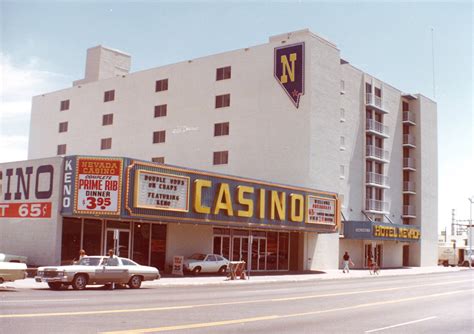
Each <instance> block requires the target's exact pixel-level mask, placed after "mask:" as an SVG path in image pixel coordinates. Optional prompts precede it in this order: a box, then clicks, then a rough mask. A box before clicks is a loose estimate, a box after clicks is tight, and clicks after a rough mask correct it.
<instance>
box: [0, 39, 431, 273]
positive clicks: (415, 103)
mask: <svg viewBox="0 0 474 334" xmlns="http://www.w3.org/2000/svg"><path fill="white" fill-rule="evenodd" d="M130 64H131V57H130V56H129V55H127V54H125V53H123V52H120V51H117V50H113V49H109V48H105V47H102V46H97V47H94V48H91V49H89V50H88V52H87V61H86V71H85V77H84V79H82V80H78V81H75V82H74V83H73V86H72V87H71V88H67V89H63V90H60V91H57V92H51V93H45V94H42V95H39V96H35V97H34V98H33V105H32V115H31V127H30V142H29V159H42V158H46V157H51V156H55V155H58V156H66V158H64V159H65V160H64V161H63V164H65V162H67V161H69V160H68V156H74V155H77V156H79V157H81V156H82V157H93V156H104V157H133V159H135V160H132V159H129V158H120V159H122V162H123V175H122V177H123V181H122V182H124V183H125V184H124V185H122V188H121V189H122V190H121V191H122V194H121V195H120V196H124V194H125V197H124V198H123V199H122V202H123V203H122V205H123V206H122V207H121V208H120V210H118V208H117V211H115V212H114V214H112V215H109V214H105V213H104V212H103V211H101V210H98V211H97V212H95V213H94V214H92V215H90V213H89V212H88V211H87V212H83V208H80V206H81V205H83V204H81V203H79V202H78V203H76V204H73V206H72V208H73V210H72V212H71V211H68V210H66V209H65V208H64V207H63V208H62V209H60V210H59V214H60V215H61V217H62V219H63V222H62V224H58V226H57V230H58V231H57V233H58V236H57V238H58V239H62V240H66V238H67V236H66V235H65V232H64V231H66V230H67V229H71V230H74V229H75V230H79V229H80V231H81V240H82V241H80V242H81V243H82V245H86V244H87V241H86V240H87V238H84V237H85V236H86V235H87V234H89V233H91V232H90V231H92V230H95V231H96V232H94V235H96V236H98V235H99V232H98V231H99V230H100V231H101V232H100V235H101V236H100V238H101V239H100V244H101V246H99V247H101V248H100V249H99V251H102V250H103V249H104V244H105V245H107V241H106V238H108V236H107V235H108V233H111V235H112V236H114V237H118V238H120V236H121V235H122V232H108V231H109V228H110V229H118V230H119V231H123V233H124V234H123V235H124V238H125V239H126V238H127V237H128V238H129V240H130V241H129V244H128V251H129V252H130V256H132V257H135V258H137V259H138V258H139V257H140V256H146V255H139V254H138V253H143V254H145V253H146V249H143V250H135V248H136V247H138V246H137V245H139V244H140V243H141V244H146V242H148V243H149V245H151V246H149V247H148V250H149V252H148V258H147V259H148V262H150V261H151V259H152V258H153V255H151V253H150V252H151V251H150V249H161V250H163V249H164V250H165V251H164V253H165V254H161V255H160V256H161V257H164V258H165V262H167V261H169V259H170V257H172V256H173V255H188V254H184V253H185V252H191V251H203V252H207V251H214V252H217V253H222V254H224V255H227V253H226V252H227V249H228V252H229V256H230V257H232V258H234V257H233V255H230V254H231V253H232V254H233V252H234V251H235V252H236V253H235V254H236V257H235V258H237V257H242V258H245V257H247V259H248V260H249V259H250V256H248V254H247V255H245V253H242V252H244V251H243V249H245V248H246V247H245V245H248V244H249V243H250V240H251V241H252V243H251V244H252V245H251V247H248V248H247V249H250V248H252V250H251V252H252V254H253V253H255V254H257V252H256V250H257V249H258V250H259V253H258V254H257V255H256V258H255V261H253V262H252V266H254V265H255V263H258V265H257V270H258V269H260V268H262V270H293V269H294V270H313V269H335V268H338V267H339V266H340V262H341V261H340V259H341V257H342V254H343V253H344V251H349V253H350V254H351V256H352V258H353V260H354V261H355V263H356V266H358V267H364V266H366V265H367V258H368V257H369V255H373V256H374V257H375V258H376V260H377V261H378V262H379V265H380V266H381V267H400V266H430V265H436V263H437V132H436V131H437V130H436V129H437V111H436V103H435V102H433V101H431V100H430V99H428V98H427V97H425V96H423V95H421V94H408V93H404V92H403V91H402V90H399V89H397V88H395V87H393V86H391V85H389V84H388V83H385V82H383V81H381V80H380V79H378V78H375V77H373V76H371V75H370V74H368V73H365V72H363V71H361V70H360V69H358V68H356V67H354V66H352V65H351V64H350V63H349V62H348V61H347V60H345V59H343V58H341V54H340V50H339V49H338V48H337V47H336V45H335V44H333V43H332V42H330V41H328V40H326V39H324V38H322V37H320V36H318V35H316V34H314V33H312V32H310V31H309V30H301V31H295V32H290V33H285V34H282V35H277V36H272V37H270V39H269V42H268V43H265V44H262V45H257V46H251V47H247V48H244V49H238V50H234V51H230V52H225V53H221V54H216V55H212V56H207V57H202V58H198V59H190V60H186V61H183V62H180V63H176V64H171V65H167V66H162V67H157V68H152V69H149V70H145V71H139V72H135V73H129V69H130ZM411 75H413V73H407V80H409V78H410V76H411ZM132 161H138V162H139V163H138V162H137V163H136V164H135V165H134V162H132ZM145 161H148V163H152V162H153V163H154V164H153V165H152V166H153V167H143V166H148V165H147V164H146V163H145ZM76 164H77V162H76ZM137 164H138V165H140V166H141V167H140V168H142V167H143V168H144V169H145V170H147V168H151V169H150V171H153V173H155V172H156V173H165V174H167V173H168V172H170V174H173V175H175V176H173V177H177V176H180V177H181V176H182V175H184V176H187V177H189V180H188V179H186V180H188V184H189V194H188V197H189V201H190V202H189V203H188V206H189V207H188V210H189V211H180V210H184V206H183V205H184V203H181V202H180V203H179V204H178V203H174V202H179V201H177V200H176V197H174V196H178V195H176V194H172V193H166V191H170V189H157V192H156V193H155V192H153V194H154V195H150V197H146V196H145V197H143V198H142V197H134V196H136V195H137V192H139V190H137V189H132V187H131V184H132V183H133V185H136V184H141V183H140V182H136V181H135V179H136V178H138V179H140V177H141V176H143V178H145V177H146V175H147V174H146V173H145V172H141V170H138V171H137V175H139V176H137V175H135V174H134V173H135V169H134V168H138V169H139V167H132V168H131V169H130V170H129V168H130V166H137ZM159 166H161V167H159ZM170 166H180V167H170ZM76 168H77V165H76ZM160 168H161V169H160ZM167 168H171V169H167ZM173 168H174V169H173ZM182 170H185V171H186V172H182ZM191 171H200V173H204V174H206V173H208V174H209V175H212V176H208V177H209V178H211V179H212V177H215V178H218V179H220V178H224V179H225V178H226V177H228V178H231V179H225V181H222V182H221V181H219V182H214V181H213V180H210V179H209V178H208V179H206V178H201V177H199V178H198V181H197V183H196V179H195V175H196V174H193V173H192V172H191ZM64 173H65V172H64ZM74 173H76V174H79V175H81V174H80V171H79V170H75V172H74ZM127 173H129V174H130V173H131V174H130V175H131V176H130V175H129V176H127V175H128V174H127ZM189 173H191V174H189ZM65 175H66V174H65ZM157 175H159V174H157ZM71 177H72V176H71ZM74 177H76V176H74ZM157 177H158V179H157V180H159V178H160V176H157ZM3 179H4V180H5V177H4V178H3ZM127 180H129V181H130V182H131V184H128V183H127V182H129V181H127ZM140 180H142V179H140ZM179 180H181V181H183V182H184V180H182V179H180V178H177V179H176V180H175V181H176V182H178V181H179ZM200 180H207V181H205V182H204V181H200ZM209 180H210V181H211V183H210V185H209V183H208V181H209ZM252 180H254V181H252ZM142 181H145V180H144V179H143V180H142ZM231 181H232V182H231ZM239 182H242V184H240V183H239ZM150 183H154V182H151V181H150ZM83 184H85V183H83ZM90 184H91V185H93V184H94V183H93V182H92V183H90ZM220 184H228V187H227V186H220ZM256 184H261V185H262V186H263V188H262V187H261V186H257V185H256ZM283 185H288V186H283ZM290 185H291V186H290ZM174 186H177V187H182V184H174ZM196 187H198V188H196ZM199 187H200V188H199ZM272 187H275V189H273V188H272ZM285 187H286V188H285ZM173 189H174V188H173ZM180 189H181V188H180ZM199 189H201V190H202V191H203V192H202V193H201V194H202V196H204V197H203V198H204V199H202V198H201V200H202V201H200V200H199V199H197V197H195V196H196V194H199V192H198V190H199ZM249 189H253V190H252V191H253V192H252V191H251V190H249ZM261 189H265V190H264V191H263V192H261V191H262V190H261ZM158 190H160V191H161V190H163V191H164V192H159V191H158ZM90 191H93V190H90ZM273 191H275V192H273ZM211 193H212V196H213V199H212V200H211V199H210V198H207V197H206V196H210V195H209V194H211ZM262 193H263V194H265V196H266V197H265V203H266V204H265V205H269V207H268V208H266V209H265V210H270V212H269V213H268V212H266V211H265V210H263V209H261V208H262V207H261V206H262V205H263V204H261V203H262V201H261V197H260V196H261V194H262ZM132 194H133V195H132ZM206 194H207V195H206ZM283 194H284V195H283ZM97 195H100V194H97ZM142 195H143V194H142ZM80 196H82V195H80V194H77V195H76V199H77V198H79V197H80ZM84 196H85V195H84ZM127 196H129V197H127ZM169 196H171V197H169ZM262 196H263V195H262ZM301 196H302V198H303V199H304V200H301ZM325 196H329V198H331V201H332V202H327V203H326V202H325V200H323V203H321V206H320V207H318V205H319V204H318V203H317V202H314V201H313V203H312V205H316V207H318V209H319V210H322V211H318V212H319V213H318V214H317V215H316V216H313V215H311V214H310V213H309V210H310V209H312V208H310V207H311V206H312V205H311V204H310V203H311V200H310V199H311V198H312V199H313V200H314V198H320V197H323V198H325ZM99 197H100V196H99ZM132 197H133V201H132ZM178 197H179V199H180V200H183V198H184V197H183V196H182V195H180V196H178ZM64 198H67V197H64ZM120 198H121V197H120ZM216 198H217V200H216ZM308 198H310V199H308ZM71 200H72V199H71ZM130 201H132V202H130ZM147 201H150V202H151V204H150V203H149V202H147ZM213 201H216V203H217V204H215V203H214V202H213ZM247 201H249V202H247ZM2 202H5V201H4V200H3V201H2ZM211 202H212V204H211ZM283 202H284V204H283ZM166 203H168V204H169V205H172V203H173V205H175V204H176V205H177V207H179V208H180V209H179V210H170V209H169V208H167V209H164V208H163V207H160V205H166ZM200 203H201V204H200ZM202 203H205V204H202ZM229 203H232V205H230V204H229ZM250 203H252V210H251V209H250ZM301 203H304V207H303V210H305V212H304V214H302V211H301V210H300V209H301ZM328 203H329V204H330V205H326V204H328ZM0 205H2V204H1V202H0ZM97 205H99V206H100V204H99V203H98V202H97ZM272 208H273V209H272ZM333 209H334V210H336V211H334V212H333ZM147 210H151V211H147ZM271 210H273V211H271ZM281 210H283V211H284V212H282V211H281ZM292 210H293V211H292ZM324 210H326V211H324ZM263 211H265V212H266V213H265V215H264V216H259V215H260V214H261V212H263ZM119 212H120V214H119ZM137 212H138V214H137ZM324 212H326V214H329V212H331V214H332V213H334V215H335V217H334V218H333V220H332V222H330V223H328V222H326V224H329V225H324V224H321V221H323V222H324V219H322V217H325V214H324ZM239 213H240V214H241V215H243V216H240V215H239ZM272 214H273V216H272ZM104 215H105V218H104ZM245 215H251V216H249V217H247V216H245ZM171 216H172V217H174V218H170V217H171ZM301 216H304V218H303V221H300V220H297V222H295V221H293V220H292V217H293V218H295V217H298V218H299V217H301ZM309 217H313V218H314V219H315V221H312V219H313V218H309ZM132 218H133V219H132ZM145 220H146V223H143V224H141V223H140V222H142V221H143V222H145ZM339 221H340V224H339ZM99 222H100V223H99ZM109 222H110V223H109ZM124 222H125V223H126V224H128V225H127V226H128V227H126V226H125V225H123V224H124ZM315 222H316V223H315ZM74 223H76V225H73V224H74ZM109 224H110V226H109ZM147 224H148V225H147ZM150 224H151V225H150ZM330 224H332V225H330ZM70 226H72V227H70ZM142 226H148V227H142ZM160 226H161V227H160ZM328 226H330V227H328ZM141 228H145V229H146V230H143V232H140V231H141V230H140V229H141ZM127 230H128V231H129V232H128V236H127V232H126V231H127ZM60 231H62V232H60ZM114 233H115V234H114ZM117 233H118V234H117ZM140 233H141V235H143V236H144V238H143V240H141V241H140V242H139V241H137V242H135V241H134V240H135V238H138V239H140V238H139V237H138V235H140ZM275 233H276V234H275ZM76 234H77V232H76ZM150 236H151V237H150ZM154 236H156V238H155V237H154ZM158 236H159V237H158ZM191 237H193V238H191ZM160 238H161V239H160ZM262 238H263V239H262ZM138 239H137V240H138ZM191 239H193V240H200V241H199V243H198V244H193V242H194V241H191ZM163 240H166V241H165V242H164V241H163ZM255 240H258V241H255ZM260 240H265V241H260ZM255 242H256V243H255ZM93 244H94V245H97V244H98V240H95V241H94V243H93ZM275 244H277V250H278V251H277V254H273V253H275ZM287 244H288V246H285V245H287ZM282 245H284V246H282ZM87 246H88V247H89V245H87ZM152 246H156V247H155V248H153V247H152ZM90 247H92V246H90ZM180 247H181V248H180ZM254 247H255V250H254ZM280 247H283V248H280ZM66 248H67V247H66ZM66 248H65V249H63V250H62V251H61V252H60V253H61V255H57V256H56V257H55V258H54V260H55V261H59V258H64V256H63V255H64V254H65V252H68V251H70V252H72V253H73V252H75V251H76V249H75V248H77V245H75V246H74V247H72V246H71V247H70V248H69V249H66ZM124 249H125V248H124ZM237 249H238V250H239V251H238V252H237ZM280 249H282V250H283V252H287V255H281V254H282V253H280ZM89 253H90V251H89ZM175 253H182V254H175ZM248 253H249V252H248ZM260 253H263V254H264V256H263V258H265V264H264V265H263V264H262V267H260V260H258V259H261V258H262V255H261V254H260ZM237 254H238V255H237ZM259 254H260V255H259ZM253 256H254V255H252V257H253ZM280 256H282V258H285V256H287V257H288V258H289V261H288V265H286V264H284V265H282V266H280V265H279V263H280V262H279V260H275V259H274V258H277V259H280ZM292 256H294V259H293V260H292ZM143 261H145V262H146V261H147V260H146V258H145V260H143ZM262 261H263V260H262ZM283 262H285V261H283ZM268 263H270V265H269V264H268ZM274 263H277V266H276V269H275V264H274ZM285 263H286V262H285ZM286 268H287V269H286Z"/></svg>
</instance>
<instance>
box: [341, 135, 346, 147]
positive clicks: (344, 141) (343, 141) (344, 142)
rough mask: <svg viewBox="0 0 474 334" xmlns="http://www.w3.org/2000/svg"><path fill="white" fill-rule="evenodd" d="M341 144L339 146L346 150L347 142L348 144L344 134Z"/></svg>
mask: <svg viewBox="0 0 474 334" xmlns="http://www.w3.org/2000/svg"><path fill="white" fill-rule="evenodd" d="M340 142H341V143H340V144H341V146H340V147H339V148H340V149H341V150H344V149H345V148H346V146H345V144H346V138H344V136H341V138H340Z"/></svg>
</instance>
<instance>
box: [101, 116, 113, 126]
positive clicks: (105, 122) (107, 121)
mask: <svg viewBox="0 0 474 334" xmlns="http://www.w3.org/2000/svg"><path fill="white" fill-rule="evenodd" d="M113 123H114V114H106V115H103V116H102V125H112V124H113Z"/></svg>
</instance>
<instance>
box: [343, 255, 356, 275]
mask: <svg viewBox="0 0 474 334" xmlns="http://www.w3.org/2000/svg"><path fill="white" fill-rule="evenodd" d="M342 260H343V261H342V262H343V264H344V268H343V269H342V272H343V273H346V270H347V272H348V273H349V263H350V264H352V265H354V263H352V261H351V257H350V255H349V253H348V252H347V251H346V252H345V253H344V256H343V257H342Z"/></svg>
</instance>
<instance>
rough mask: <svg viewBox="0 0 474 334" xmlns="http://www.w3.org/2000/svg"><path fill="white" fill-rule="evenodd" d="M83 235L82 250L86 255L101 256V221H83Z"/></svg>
mask: <svg viewBox="0 0 474 334" xmlns="http://www.w3.org/2000/svg"><path fill="white" fill-rule="evenodd" d="M83 231H84V235H83V240H82V249H84V250H85V251H86V254H87V255H101V254H102V252H101V251H100V250H101V248H100V247H101V241H102V221H100V220H96V219H84V229H83Z"/></svg>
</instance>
